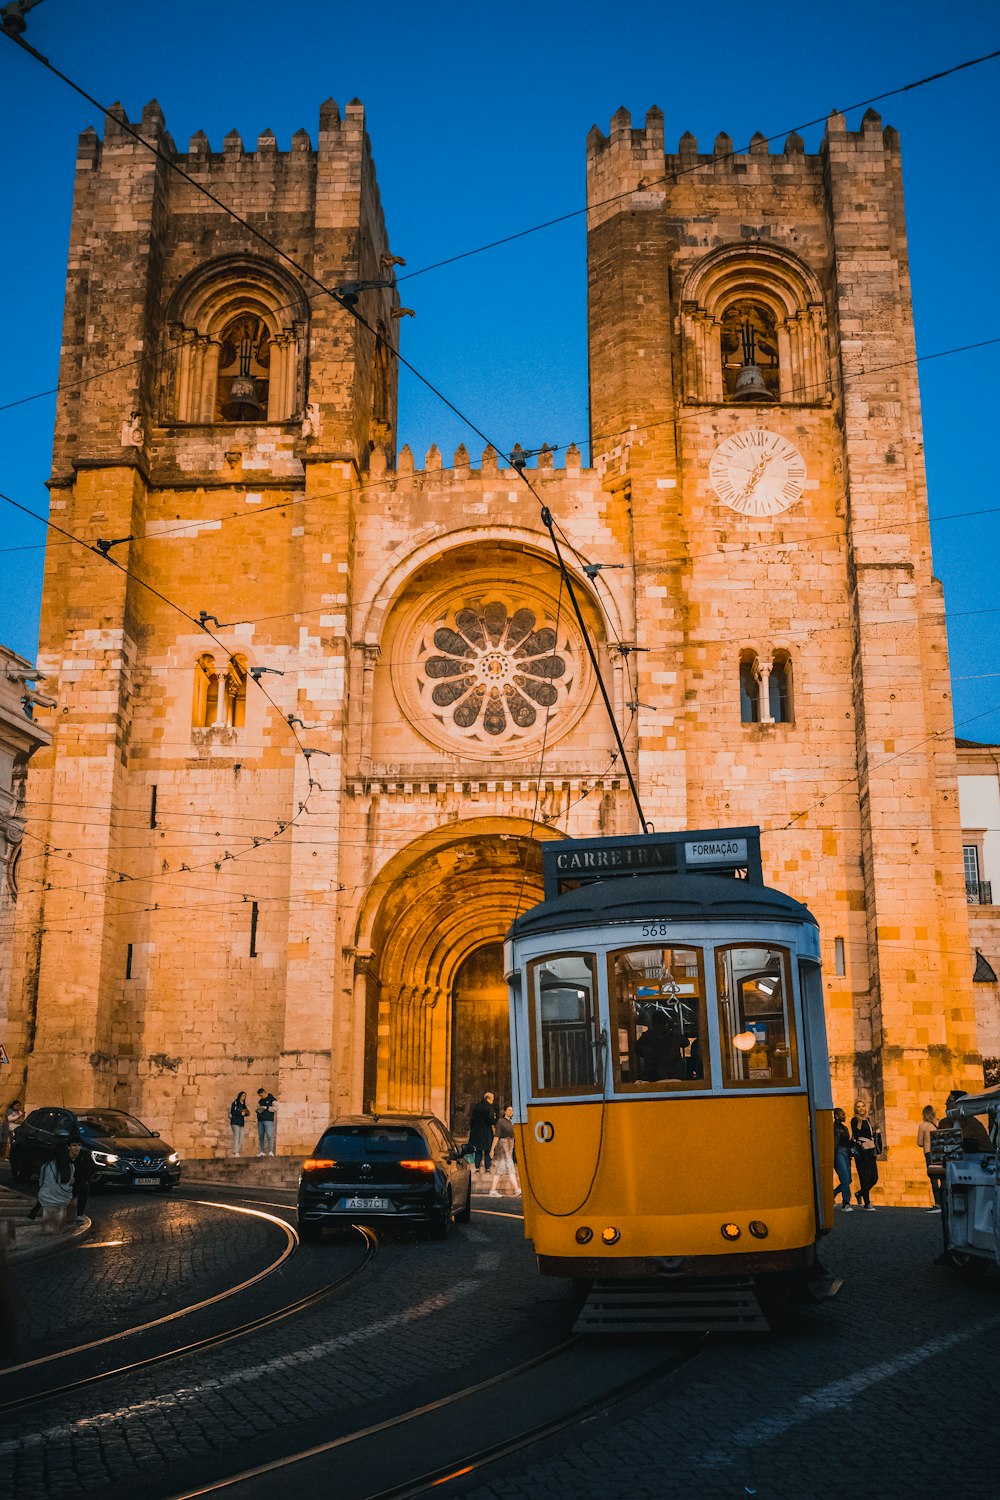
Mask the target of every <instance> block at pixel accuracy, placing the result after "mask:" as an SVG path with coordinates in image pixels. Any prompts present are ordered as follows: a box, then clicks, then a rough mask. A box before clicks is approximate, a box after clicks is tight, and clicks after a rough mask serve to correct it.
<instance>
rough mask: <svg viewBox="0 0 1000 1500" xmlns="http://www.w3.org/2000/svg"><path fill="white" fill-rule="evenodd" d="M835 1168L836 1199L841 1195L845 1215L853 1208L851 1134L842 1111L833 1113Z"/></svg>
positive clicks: (841, 1204) (834, 1191)
mask: <svg viewBox="0 0 1000 1500" xmlns="http://www.w3.org/2000/svg"><path fill="white" fill-rule="evenodd" d="M833 1166H834V1170H835V1171H836V1173H837V1178H838V1182H837V1186H836V1187H835V1188H834V1190H833V1196H834V1199H836V1197H837V1194H838V1193H839V1194H840V1206H841V1207H842V1208H843V1210H844V1212H845V1213H848V1214H849V1213H851V1212H853V1210H852V1208H851V1132H850V1131H849V1130H848V1128H847V1114H846V1112H845V1111H844V1110H842V1109H835V1110H834V1112H833Z"/></svg>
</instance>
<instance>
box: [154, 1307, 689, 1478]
mask: <svg viewBox="0 0 1000 1500" xmlns="http://www.w3.org/2000/svg"><path fill="white" fill-rule="evenodd" d="M710 1337H711V1335H710V1334H708V1333H701V1334H699V1335H698V1336H697V1337H696V1338H692V1339H689V1340H688V1341H687V1342H686V1343H685V1344H684V1345H683V1346H682V1347H681V1348H675V1349H672V1350H671V1351H670V1353H669V1354H667V1355H665V1356H662V1357H658V1355H657V1352H656V1351H655V1350H654V1349H651V1348H641V1349H637V1348H636V1347H635V1346H634V1345H632V1346H629V1348H628V1350H627V1353H626V1354H625V1355H624V1357H623V1358H622V1363H624V1364H626V1365H627V1364H628V1363H629V1356H631V1357H632V1358H633V1361H634V1362H638V1363H640V1364H641V1366H642V1368H641V1369H640V1370H638V1371H635V1370H632V1371H629V1372H626V1373H624V1374H623V1377H622V1378H621V1379H619V1380H616V1381H615V1382H613V1383H612V1384H610V1385H609V1384H607V1383H605V1384H603V1385H602V1387H601V1389H600V1390H599V1391H597V1392H593V1393H591V1394H589V1395H587V1396H586V1397H585V1398H584V1399H582V1400H572V1401H571V1402H570V1404H569V1405H568V1406H567V1407H564V1409H562V1410H560V1411H557V1412H555V1413H552V1414H550V1415H548V1416H546V1417H545V1418H544V1419H543V1420H541V1421H538V1420H535V1419H530V1420H529V1421H528V1425H527V1426H524V1427H519V1428H518V1430H516V1431H513V1432H508V1433H507V1434H506V1435H505V1436H503V1437H501V1438H498V1439H497V1440H496V1441H494V1442H491V1443H487V1444H484V1445H483V1446H480V1447H472V1448H467V1447H464V1446H463V1445H464V1444H465V1443H468V1442H469V1441H470V1440H469V1439H468V1438H464V1437H463V1436H462V1432H463V1431H468V1430H469V1429H470V1428H472V1427H473V1426H474V1425H475V1424H476V1422H477V1420H481V1418H480V1417H479V1416H478V1415H477V1411H476V1410H469V1411H462V1403H469V1404H470V1406H477V1407H478V1408H479V1409H480V1411H481V1409H482V1406H483V1404H484V1403H485V1405H486V1409H487V1410H492V1409H494V1404H495V1403H498V1402H500V1401H502V1399H503V1395H504V1391H505V1388H506V1389H507V1391H508V1393H509V1392H512V1391H517V1390H518V1389H520V1388H523V1386H524V1384H525V1382H526V1381H530V1380H531V1378H532V1377H537V1376H538V1375H541V1376H542V1378H543V1383H544V1381H546V1380H547V1381H548V1389H549V1390H550V1391H551V1390H559V1391H560V1392H561V1391H563V1390H564V1389H566V1379H567V1375H566V1373H564V1375H563V1379H562V1381H560V1380H557V1379H555V1378H553V1376H552V1374H551V1371H550V1369H549V1367H551V1366H553V1365H554V1364H556V1363H557V1362H558V1361H560V1360H564V1359H566V1358H567V1357H568V1356H573V1355H574V1354H578V1353H581V1352H583V1351H586V1352H587V1354H588V1356H589V1357H588V1358H587V1360H586V1362H585V1364H586V1368H585V1369H584V1370H583V1372H582V1381H583V1383H584V1384H585V1383H586V1381H587V1380H588V1379H589V1378H590V1376H589V1371H590V1369H591V1368H598V1367H606V1365H607V1364H608V1362H609V1355H608V1346H607V1345H606V1343H605V1342H604V1341H601V1343H600V1344H598V1343H596V1342H595V1341H593V1340H591V1339H588V1338H586V1337H583V1336H579V1335H576V1336H573V1337H571V1338H569V1339H566V1340H564V1341H563V1342H562V1343H560V1344H557V1345H555V1346H554V1347H553V1348H551V1349H548V1350H546V1351H544V1352H543V1353H541V1354H537V1355H535V1356H533V1357H532V1358H531V1359H528V1360H524V1361H522V1362H521V1363H520V1364H517V1365H514V1366H512V1367H510V1368H508V1369H506V1370H502V1371H500V1372H498V1373H497V1374H495V1375H492V1376H490V1377H489V1378H488V1379H485V1380H480V1381H476V1382H474V1383H472V1384H470V1385H467V1386H464V1387H463V1388H462V1389H461V1390H458V1391H453V1392H450V1393H449V1394H447V1395H445V1396H441V1397H439V1398H437V1399H436V1400H433V1401H429V1402H425V1403H424V1404H422V1405H420V1406H415V1407H412V1408H410V1409H409V1410H407V1411H404V1412H400V1413H398V1414H397V1415H395V1416H392V1417H387V1418H385V1419H384V1420H382V1421H379V1422H375V1423H372V1424H371V1425H369V1426H366V1427H361V1428H357V1429H356V1430H354V1431H353V1432H347V1433H343V1434H341V1435H339V1436H337V1437H335V1438H331V1439H329V1440H328V1441H326V1442H323V1443H318V1444H315V1445H314V1446H312V1447H309V1448H305V1449H301V1450H299V1451H297V1452H295V1453H291V1454H286V1455H284V1456H282V1457H280V1458H276V1459H272V1460H270V1461H268V1462H266V1463H262V1464H258V1465H256V1466H255V1467H254V1468H251V1469H245V1470H243V1471H241V1472H240V1473H238V1474H233V1475H231V1476H229V1477H227V1478H225V1479H219V1480H214V1481H212V1482H211V1483H208V1484H204V1485H199V1486H198V1487H197V1488H194V1489H188V1490H184V1491H183V1492H181V1493H178V1494H175V1495H173V1496H171V1497H170V1500H201V1497H205V1496H211V1495H216V1494H223V1493H225V1492H227V1491H237V1492H238V1493H239V1494H240V1495H244V1496H245V1497H246V1500H252V1497H256V1496H257V1495H260V1496H264V1495H265V1494H266V1493H273V1489H272V1485H273V1481H274V1476H275V1475H278V1474H281V1473H282V1472H283V1471H286V1470H290V1469H293V1468H295V1467H297V1466H300V1465H301V1466H304V1472H302V1473H300V1475H298V1476H296V1478H295V1480H294V1482H295V1483H296V1484H298V1485H299V1486H300V1487H302V1488H303V1489H305V1490H306V1491H307V1492H310V1493H320V1492H321V1487H322V1478H321V1476H320V1473H319V1472H318V1466H320V1465H321V1464H322V1461H323V1460H324V1459H326V1458H333V1457H334V1456H335V1461H336V1464H337V1494H338V1497H339V1500H411V1497H416V1496H418V1495H423V1494H426V1493H427V1491H428V1490H429V1489H432V1488H435V1489H437V1488H441V1487H443V1486H444V1485H446V1484H448V1483H449V1482H450V1481H454V1482H457V1481H459V1480H460V1479H461V1480H467V1479H468V1478H469V1477H470V1476H472V1475H474V1474H476V1473H477V1472H478V1471H479V1470H481V1469H484V1468H487V1467H488V1466H489V1465H491V1464H494V1463H498V1462H500V1461H501V1460H502V1459H505V1458H508V1457H511V1456H512V1455H514V1454H517V1453H519V1452H521V1451H523V1450H526V1449H528V1448H530V1447H532V1446H534V1445H535V1444H536V1443H539V1442H541V1441H543V1440H544V1439H545V1438H548V1437H552V1436H555V1435H557V1434H558V1433H560V1432H563V1431H566V1430H567V1429H569V1428H571V1427H574V1426H576V1425H577V1424H579V1423H581V1422H585V1421H587V1420H590V1419H593V1418H594V1417H596V1416H598V1415H599V1414H600V1413H602V1412H603V1411H605V1410H607V1409H608V1408H609V1407H612V1406H615V1405H617V1404H618V1403H619V1402H621V1401H624V1400H627V1399H628V1398H629V1397H630V1396H633V1395H636V1394H638V1393H639V1392H640V1391H642V1390H643V1389H644V1388H645V1387H647V1386H649V1385H652V1384H653V1383H654V1382H655V1381H657V1380H659V1379H662V1378H663V1377H664V1376H665V1375H668V1374H670V1373H671V1372H672V1371H673V1370H676V1369H678V1368H680V1366H681V1365H683V1364H685V1363H687V1361H688V1360H690V1359H693V1358H694V1357H695V1356H696V1355H697V1354H698V1353H700V1351H701V1350H702V1349H703V1348H704V1347H705V1345H706V1343H707V1341H708V1340H709V1338H710ZM618 1356H619V1357H621V1356H622V1351H621V1350H619V1351H618ZM610 1362H611V1363H614V1359H613V1358H612V1359H611V1361H610ZM580 1382H581V1373H580V1372H577V1375H576V1383H578V1384H579V1383H580ZM522 1404H523V1405H525V1406H526V1408H527V1409H528V1410H534V1409H536V1408H537V1403H536V1402H535V1401H534V1400H533V1398H532V1396H531V1394H530V1392H529V1394H528V1395H527V1396H525V1395H524V1394H523V1390H522ZM456 1409H457V1410H458V1411H459V1412H460V1413H461V1422H460V1424H458V1425H459V1426H460V1428H461V1431H459V1432H458V1434H457V1436H458V1442H457V1446H456V1443H455V1436H456V1424H455V1421H454V1415H455V1411H456ZM410 1424H417V1425H416V1426H415V1427H411V1425H410ZM449 1437H450V1438H451V1439H452V1449H453V1451H452V1452H449V1453H448V1456H447V1457H446V1458H443V1459H442V1461H441V1462H438V1463H435V1465H434V1466H433V1467H431V1468H428V1469H426V1470H422V1471H420V1472H418V1473H416V1474H414V1473H413V1472H412V1470H411V1471H409V1472H407V1465H408V1464H409V1463H410V1461H411V1459H410V1455H412V1454H414V1453H421V1454H427V1453H435V1452H437V1453H443V1452H444V1451H445V1448H446V1445H447V1440H448V1438H449ZM393 1438H395V1439H396V1448H395V1449H394V1448H393V1444H392V1442H391V1439H393ZM442 1440H443V1441H444V1443H445V1447H442V1446H441V1443H442ZM394 1464H395V1467H396V1468H397V1470H399V1469H401V1470H402V1472H401V1473H397V1474H396V1475H395V1477H392V1478H390V1479H389V1482H388V1483H386V1482H385V1478H386V1477H388V1476H383V1477H381V1478H379V1479H376V1480H375V1481H374V1482H375V1483H376V1484H378V1485H379V1486H380V1487H379V1488H373V1487H371V1486H372V1475H373V1473H375V1474H377V1473H379V1471H380V1470H385V1469H386V1468H388V1469H390V1470H391V1469H392V1467H393V1465H394ZM286 1482H287V1481H286Z"/></svg>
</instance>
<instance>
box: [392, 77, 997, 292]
mask: <svg viewBox="0 0 1000 1500" xmlns="http://www.w3.org/2000/svg"><path fill="white" fill-rule="evenodd" d="M997 58H1000V48H997V49H996V50H995V51H993V52H985V53H983V54H982V55H981V56H979V57H970V58H966V59H965V60H964V61H963V62H959V63H955V64H953V65H952V66H951V67H949V68H941V69H939V70H938V72H936V73H928V74H927V75H926V77H923V78H916V79H913V80H912V81H911V82H910V83H904V84H899V85H897V86H896V87H895V88H891V89H884V90H883V91H882V92H881V93H880V94H872V95H871V97H870V98H868V99H860V100H858V101H857V102H856V103H854V104H848V105H846V106H845V107H844V108H843V109H841V110H838V111H836V113H839V114H842V115H849V114H853V113H854V111H855V110H858V109H865V108H867V107H870V106H871V105H873V104H880V103H881V102H882V101H883V100H884V99H893V98H895V97H896V96H897V95H899V94H906V93H909V92H911V91H912V90H913V89H920V88H924V87H925V86H926V85H927V84H930V83H938V82H940V80H941V79H942V78H950V77H951V76H952V74H954V73H961V72H964V71H965V70H966V69H968V68H975V67H978V66H979V64H980V63H986V62H993V61H995V59H997ZM831 113H834V111H831ZM828 120H829V114H827V115H818V116H817V117H816V119H814V120H806V121H804V122H801V123H800V124H798V125H791V126H786V127H785V129H783V130H777V131H774V132H773V133H772V134H771V135H768V136H764V137H763V139H762V140H758V142H757V143H758V144H760V145H768V146H769V145H770V144H771V143H772V142H773V141H778V140H781V139H782V138H783V137H785V136H789V135H794V134H798V132H799V131H802V130H811V129H812V128H813V127H814V126H816V125H825V124H826V123H827V121H828ZM752 145H753V142H750V143H749V144H748V145H746V146H744V147H742V148H736V149H734V150H731V151H720V152H718V153H717V154H716V153H714V152H713V154H712V155H711V156H709V157H707V159H706V160H705V161H699V162H694V163H692V164H691V165H690V166H687V167H677V168H673V169H672V170H671V171H669V172H664V173H663V175H662V176H660V177H653V178H650V179H649V180H643V182H642V187H643V188H644V189H648V188H653V187H660V186H661V185H663V184H664V183H673V182H677V181H678V180H679V179H680V178H681V177H687V176H690V175H691V174H692V173H694V172H703V171H705V170H706V169H708V168H709V167H714V166H715V165H716V164H717V163H718V162H720V161H731V160H732V159H733V158H734V157H736V156H742V155H745V154H746V153H747V152H748V151H749V150H750V149H751V146H752ZM633 191H634V190H633V189H626V190H624V191H623V192H620V193H610V194H609V195H608V196H607V197H606V198H600V199H598V200H597V201H596V202H595V203H589V204H585V205H584V206H583V207H582V208H574V209H571V210H569V211H567V212H566V213H564V214H557V215H556V216H555V217H554V218H551V219H545V220H543V221H542V222H541V223H539V224H532V225H529V226H528V228H526V229H518V230H515V231H514V232H513V233H511V234H506V235H502V236H501V237H500V238H499V239H495V240H490V241H488V242H487V243H486V244H482V245H476V246H474V247H473V248H472V249H471V250H462V251H460V252H458V253H457V254H455V255H448V256H445V257H444V258H443V259H442V260H436V261H432V262H431V263H430V264H429V265H426V266H420V267H418V268H417V269H416V270H413V271H406V272H405V273H404V274H403V275H402V276H399V277H397V281H411V280H412V279H413V278H414V277H415V276H426V275H427V274H428V272H430V271H439V270H441V269H442V268H443V267H444V266H453V265H455V264H456V263H457V262H458V261H461V260H469V259H470V258H471V257H472V256H475V255H484V254H485V253H486V252H487V251H488V250H496V249H499V247H500V246H501V245H510V244H513V243H514V241H515V240H522V239H525V238H527V236H528V235H532V234H540V233H541V232H542V231H543V230H545V229H553V228H555V227H556V226H557V225H559V224H565V223H567V222H568V221H569V220H571V219H579V218H581V217H582V216H583V215H584V214H587V213H594V212H596V211H597V210H598V209H602V208H607V207H608V206H609V205H610V204H612V203H620V202H621V201H622V200H623V199H625V198H631V197H632V196H633Z"/></svg>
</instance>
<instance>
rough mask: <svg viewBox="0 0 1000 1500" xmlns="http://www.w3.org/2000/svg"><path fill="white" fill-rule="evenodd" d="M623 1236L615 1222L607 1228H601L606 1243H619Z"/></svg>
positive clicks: (602, 1237)
mask: <svg viewBox="0 0 1000 1500" xmlns="http://www.w3.org/2000/svg"><path fill="white" fill-rule="evenodd" d="M621 1237H622V1236H621V1230H620V1229H616V1228H615V1226H614V1225H613V1224H609V1225H608V1226H607V1228H606V1229H602V1230H601V1239H602V1240H603V1241H604V1243H605V1244H606V1245H617V1243H618V1241H619V1240H620V1239H621Z"/></svg>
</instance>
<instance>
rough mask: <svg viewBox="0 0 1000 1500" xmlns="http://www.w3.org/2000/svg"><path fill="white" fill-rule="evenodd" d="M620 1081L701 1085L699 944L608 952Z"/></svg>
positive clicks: (668, 1087)
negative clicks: (686, 946)
mask: <svg viewBox="0 0 1000 1500" xmlns="http://www.w3.org/2000/svg"><path fill="white" fill-rule="evenodd" d="M608 979H609V989H610V992H611V1007H612V1035H613V1036H614V1037H616V1038H617V1050H616V1054H615V1070H616V1075H617V1080H616V1081H617V1084H618V1086H619V1087H623V1086H624V1087H629V1086H633V1087H635V1088H636V1089H655V1090H656V1091H657V1092H662V1091H668V1092H672V1091H673V1090H674V1089H678V1088H690V1087H692V1086H693V1087H695V1088H698V1087H704V1082H703V1080H704V1078H705V1072H706V1066H705V1064H706V1058H705V1054H704V1050H703V1049H704V1045H705V1043H704V1038H705V982H704V972H703V968H702V957H701V950H700V949H699V948H684V947H672V948H662V947H660V948H622V949H619V951H618V952H617V953H610V954H609V955H608Z"/></svg>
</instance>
